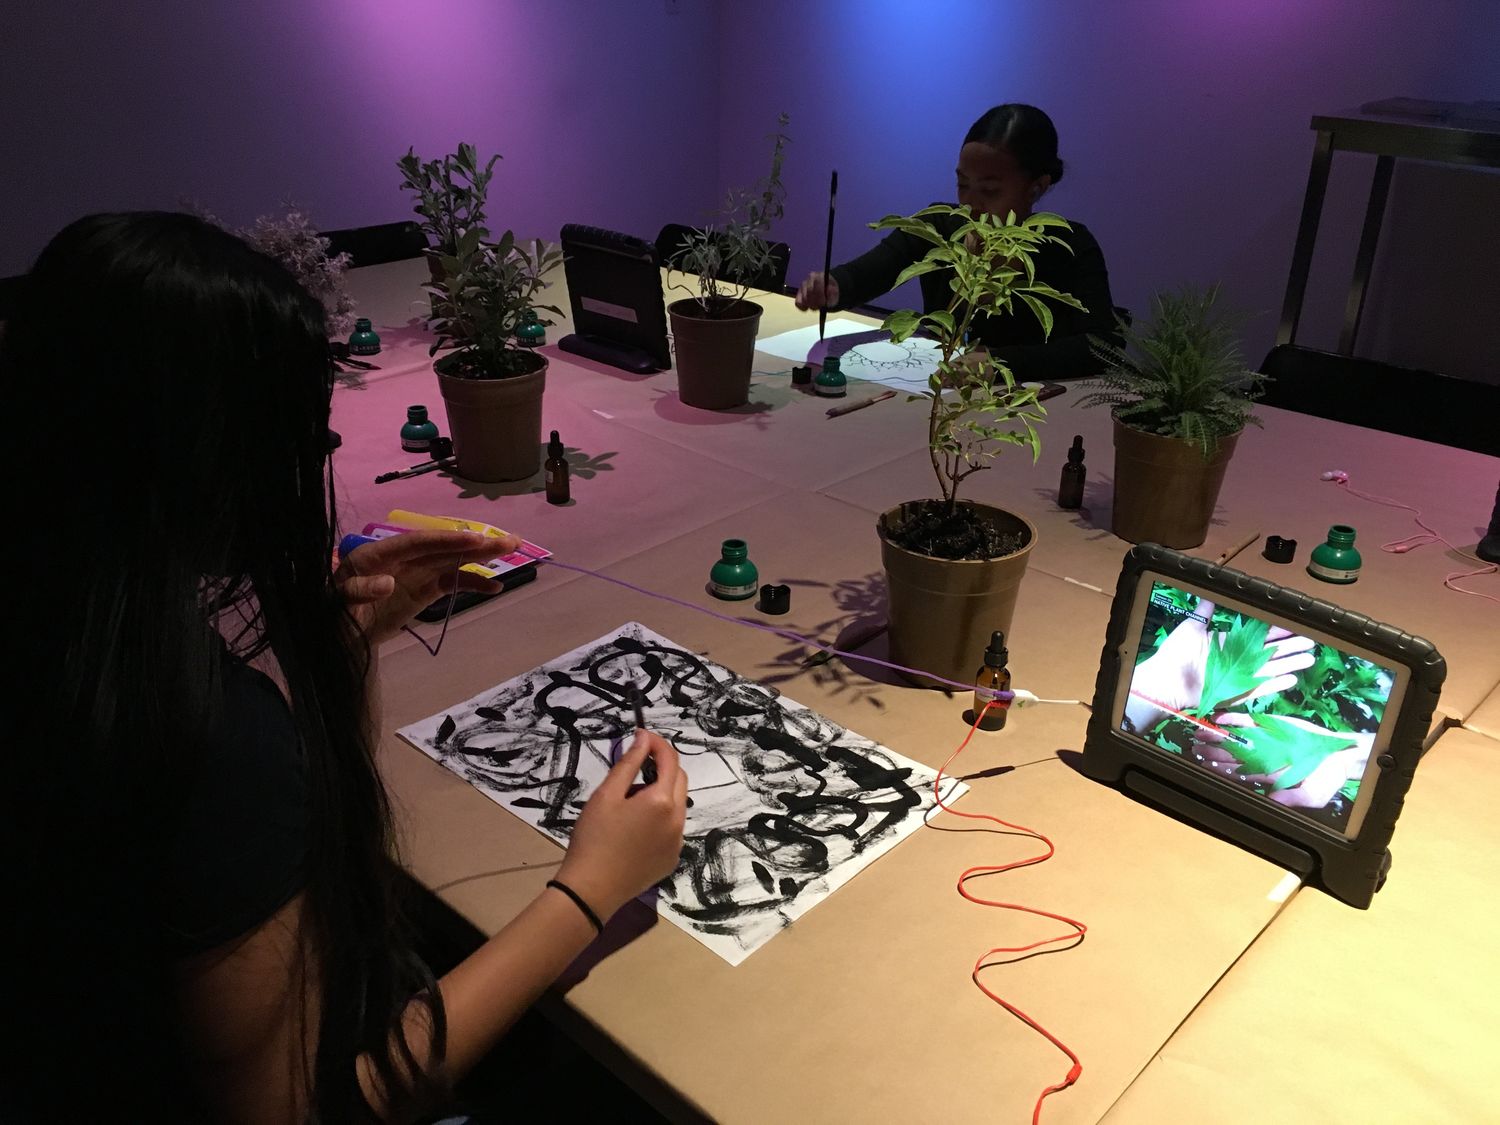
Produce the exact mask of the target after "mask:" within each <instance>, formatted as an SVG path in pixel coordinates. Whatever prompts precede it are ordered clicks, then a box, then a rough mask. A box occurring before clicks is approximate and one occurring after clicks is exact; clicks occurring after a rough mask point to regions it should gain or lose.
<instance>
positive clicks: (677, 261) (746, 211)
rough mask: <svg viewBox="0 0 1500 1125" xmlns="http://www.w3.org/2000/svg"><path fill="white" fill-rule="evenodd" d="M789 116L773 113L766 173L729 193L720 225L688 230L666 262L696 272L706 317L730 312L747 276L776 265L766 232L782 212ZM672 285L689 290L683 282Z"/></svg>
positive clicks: (743, 291)
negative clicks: (677, 250)
mask: <svg viewBox="0 0 1500 1125" xmlns="http://www.w3.org/2000/svg"><path fill="white" fill-rule="evenodd" d="M790 120H791V118H789V117H788V116H787V115H786V114H785V113H782V114H778V115H777V117H776V127H777V131H776V132H775V133H773V134H772V135H771V137H770V140H771V142H772V147H771V172H770V175H768V176H766V178H765V179H763V180H761V181H759V182H758V183H757V184H756V185H755V187H754V188H752V189H750V190H748V191H746V190H744V189H736V190H733V191H731V192H730V193H729V195H728V197H727V199H726V200H725V202H724V206H723V208H722V209H721V210H720V212H719V218H720V221H719V223H718V224H717V225H715V224H713V223H710V224H708V225H707V226H705V227H701V228H699V229H697V230H694V231H692V232H691V233H689V234H688V235H687V237H686V238H685V239H684V245H683V248H682V250H680V251H679V252H678V253H677V254H675V255H673V257H672V259H671V261H670V262H669V263H668V265H669V266H670V267H671V269H672V270H674V271H675V270H681V271H683V272H685V273H693V274H697V275H698V292H697V296H696V297H695V298H694V300H696V301H697V302H698V307H699V309H700V310H701V312H702V314H703V315H704V316H705V317H713V316H726V315H729V314H730V313H731V312H732V310H733V309H734V307H735V305H737V304H738V303H739V302H740V301H742V300H743V299H744V297H745V294H746V292H748V291H749V289H750V285H749V283H748V279H751V278H755V277H757V276H759V275H761V274H763V273H765V272H766V271H767V270H769V269H773V268H774V267H775V264H776V263H775V257H774V255H773V254H772V253H771V244H770V242H769V241H767V239H766V235H768V234H769V233H770V231H771V224H772V223H774V222H776V221H777V220H778V219H780V218H781V216H782V214H783V213H784V212H785V203H786V188H785V186H783V184H782V182H781V168H782V164H783V162H784V161H785V158H786V146H787V143H788V141H789V139H790V138H788V137H787V135H786V134H785V133H784V132H782V130H784V129H785V128H786V126H787V123H788V122H789V121H790ZM669 281H670V274H669ZM672 287H673V288H675V289H683V290H686V291H688V292H692V290H691V288H690V287H688V286H686V285H683V284H681V283H675V284H673V286H672Z"/></svg>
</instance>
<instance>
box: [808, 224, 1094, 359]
mask: <svg viewBox="0 0 1500 1125" xmlns="http://www.w3.org/2000/svg"><path fill="white" fill-rule="evenodd" d="M961 221H962V220H961V219H960V218H959V217H958V216H956V215H940V216H937V218H936V225H937V227H938V229H939V230H940V231H943V233H944V234H948V233H951V231H953V230H954V229H956V228H957V227H958V224H959V223H960V222H961ZM1069 222H1070V225H1071V227H1072V229H1071V230H1067V231H1064V230H1059V231H1057V232H1056V233H1057V234H1058V235H1060V236H1061V237H1062V238H1063V239H1064V240H1066V242H1067V245H1066V246H1059V245H1057V244H1055V243H1048V244H1047V245H1046V246H1044V247H1043V248H1042V249H1041V250H1039V251H1038V252H1037V254H1036V258H1035V261H1036V276H1037V280H1038V281H1041V282H1045V283H1046V284H1048V285H1051V286H1052V287H1053V288H1054V289H1056V290H1058V291H1059V292H1061V293H1068V294H1071V295H1072V296H1074V297H1077V298H1078V299H1079V300H1080V301H1081V302H1083V305H1084V308H1085V309H1086V310H1087V311H1086V312H1080V311H1079V310H1078V309H1075V308H1072V307H1070V306H1067V305H1060V304H1058V303H1057V302H1055V301H1053V302H1050V304H1051V306H1052V316H1053V321H1052V335H1051V337H1050V338H1047V339H1045V340H1044V339H1043V336H1042V326H1041V324H1040V322H1038V321H1037V319H1036V316H1035V315H1034V314H1033V313H1032V311H1031V310H1030V309H1029V308H1027V307H1026V306H1025V305H1023V304H1021V303H1020V302H1019V301H1017V302H1016V307H1015V309H1014V310H1012V311H1011V312H1010V313H1008V314H1006V315H1003V316H988V315H985V314H980V315H978V316H976V317H975V318H974V323H973V327H972V332H971V338H972V339H973V340H975V341H977V342H978V343H982V344H983V345H984V346H985V347H986V348H988V349H989V352H990V354H991V355H993V356H995V358H997V359H1000V360H1003V361H1004V362H1005V363H1006V364H1008V365H1009V366H1010V369H1011V372H1012V374H1014V375H1015V376H1016V378H1017V379H1060V378H1068V377H1070V376H1079V375H1095V374H1097V373H1098V371H1099V367H1100V364H1099V361H1098V359H1097V358H1095V356H1094V355H1093V354H1092V352H1091V351H1090V347H1089V341H1088V337H1090V336H1098V337H1101V338H1102V339H1105V340H1109V341H1112V342H1115V343H1118V342H1119V335H1118V329H1117V328H1116V325H1115V312H1114V301H1113V299H1112V298H1111V297H1110V294H1109V271H1108V270H1107V269H1106V268H1105V265H1104V252H1103V251H1102V250H1100V249H1099V243H1098V241H1097V240H1096V239H1095V238H1094V236H1093V235H1092V234H1091V233H1090V232H1089V229H1088V228H1087V227H1085V226H1084V225H1083V224H1082V223H1075V222H1072V221H1071V220H1069ZM930 249H932V246H931V244H930V243H928V242H924V241H923V240H922V239H920V238H918V237H916V235H913V234H908V233H907V232H905V231H901V230H895V231H892V232H891V233H890V234H888V235H887V236H886V237H885V238H884V239H882V240H881V242H880V243H879V244H878V245H877V246H876V247H875V248H874V249H872V250H870V251H869V252H868V253H866V254H862V255H860V256H859V257H858V258H855V259H854V260H853V261H851V262H846V263H845V264H844V265H841V266H835V267H834V268H833V277H834V280H835V281H836V282H838V287H839V302H838V307H839V308H841V309H847V308H850V307H852V306H855V305H863V304H867V303H868V302H870V301H872V300H874V299H875V298H876V297H878V296H880V295H881V294H882V293H887V292H889V291H890V290H891V288H892V287H893V286H894V285H895V284H896V278H897V277H898V276H899V275H900V273H901V271H902V270H904V269H905V268H906V267H907V266H909V265H911V264H912V263H913V262H915V261H918V260H919V259H921V258H923V257H925V256H926V254H927V251H928V250H930ZM952 276H953V274H952V271H951V270H935V271H933V272H932V273H929V274H924V275H922V277H920V278H918V282H919V284H920V285H921V287H922V311H923V312H932V311H934V310H936V309H944V308H947V307H948V302H949V301H950V300H951V299H952V295H953V290H952V289H951V288H949V282H950V280H951V278H952Z"/></svg>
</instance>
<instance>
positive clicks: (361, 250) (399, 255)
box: [323, 220, 427, 266]
mask: <svg viewBox="0 0 1500 1125" xmlns="http://www.w3.org/2000/svg"><path fill="white" fill-rule="evenodd" d="M323 237H324V238H326V239H328V241H329V247H328V253H329V254H330V255H333V254H341V253H347V254H348V255H349V257H350V258H352V259H353V262H352V263H351V264H353V265H356V266H378V265H379V264H380V263H381V262H400V261H404V260H405V259H407V258H420V257H421V256H422V251H423V250H426V249H427V236H426V235H425V234H423V233H422V228H421V227H420V226H418V225H417V224H416V223H414V222H411V221H409V220H408V221H407V222H402V223H379V224H377V225H376V226H373V227H349V228H347V229H345V230H325V231H324V232H323Z"/></svg>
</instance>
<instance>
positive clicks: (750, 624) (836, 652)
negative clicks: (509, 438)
mask: <svg viewBox="0 0 1500 1125" xmlns="http://www.w3.org/2000/svg"><path fill="white" fill-rule="evenodd" d="M517 553H519V554H522V555H525V556H526V557H527V558H528V559H534V560H536V561H537V562H545V563H546V564H547V565H548V566H557V567H561V568H562V569H563V570H571V571H573V572H574V573H576V574H587V575H588V576H589V577H590V578H598V579H600V580H601V581H604V582H612V583H614V584H615V585H616V586H623V587H624V588H625V589H627V590H630V591H632V592H634V593H637V594H644V595H645V596H646V597H648V598H656V599H657V600H658V601H663V602H670V603H671V604H672V605H676V606H681V607H682V608H683V609H691V610H696V611H697V612H698V613H706V614H708V616H709V617H715V618H718V620H720V621H727V622H729V624H731V625H744V626H746V627H747V628H750V629H759V630H760V631H761V632H763V633H771V634H773V635H775V636H778V637H781V638H782V639H783V640H789V641H796V642H797V643H798V644H803V645H807V646H808V647H809V648H815V649H818V650H819V651H821V652H826V653H829V654H830V655H832V656H842V657H843V658H844V659H845V660H863V661H864V662H865V663H867V664H878V665H880V667H882V668H889V669H891V670H892V671H895V672H909V673H911V674H912V675H915V676H926V677H927V678H928V679H932V680H937V681H938V682H939V683H943V684H948V685H950V686H952V687H956V688H961V689H962V690H964V691H973V690H974V685H973V684H964V683H959V682H958V681H957V680H950V679H948V678H947V677H946V676H937V675H933V673H931V672H924V671H922V670H921V669H920V668H908V667H907V666H906V665H904V664H893V663H891V662H890V661H889V660H880V659H877V658H876V657H873V656H861V655H859V653H857V652H845V651H844V650H843V649H837V648H834V647H833V646H832V645H825V644H823V643H822V642H821V641H815V640H813V639H812V638H810V637H804V636H803V635H802V634H801V633H793V632H792V631H791V630H789V629H778V628H776V627H775V626H774V625H762V624H761V623H760V622H759V621H746V620H744V619H743V618H740V617H730V616H729V615H728V614H727V613H719V612H717V611H715V610H712V609H705V608H704V607H703V606H701V605H695V604H693V603H692V602H690V601H684V600H683V599H682V598H674V597H672V596H671V595H670V594H658V593H657V592H656V591H655V590H647V589H645V588H644V587H641V586H636V585H634V584H633V583H630V582H626V581H625V580H624V579H621V578H611V577H610V576H609V575H607V574H600V573H599V572H598V571H597V570H590V569H589V568H588V567H586V566H574V565H573V564H572V563H565V562H558V561H557V558H556V556H552V557H550V558H547V557H543V556H541V555H533V554H531V553H530V552H528V551H527V550H526V549H525V548H524V547H518V548H517ZM994 694H995V698H996V699H1000V700H1004V701H1005V702H1010V701H1011V700H1012V699H1014V698H1015V694H1016V693H1015V692H1013V691H997V692H995V693H994Z"/></svg>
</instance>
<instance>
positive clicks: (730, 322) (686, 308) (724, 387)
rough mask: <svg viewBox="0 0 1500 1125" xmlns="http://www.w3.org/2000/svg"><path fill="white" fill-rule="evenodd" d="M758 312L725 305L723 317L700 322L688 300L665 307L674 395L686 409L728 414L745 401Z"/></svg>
mask: <svg viewBox="0 0 1500 1125" xmlns="http://www.w3.org/2000/svg"><path fill="white" fill-rule="evenodd" d="M763 311H764V310H762V309H761V307H760V306H759V305H757V304H756V303H755V302H754V301H735V302H734V303H733V304H732V305H731V304H728V303H727V302H726V303H725V307H724V312H723V315H720V316H704V315H703V306H702V305H700V304H699V303H698V302H697V301H696V300H693V299H691V298H689V299H687V300H682V301H673V302H672V303H671V304H670V305H669V306H667V312H668V314H669V315H670V316H671V318H672V343H673V347H674V349H675V351H676V360H677V394H678V396H679V397H680V398H681V399H682V401H683V402H685V403H686V404H687V405H688V406H696V407H699V408H701V409H703V410H729V409H731V408H733V407H736V406H744V405H745V403H747V402H749V401H750V371H751V369H752V368H753V367H754V366H755V336H756V333H758V332H759V331H760V315H761V313H762V312H763Z"/></svg>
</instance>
